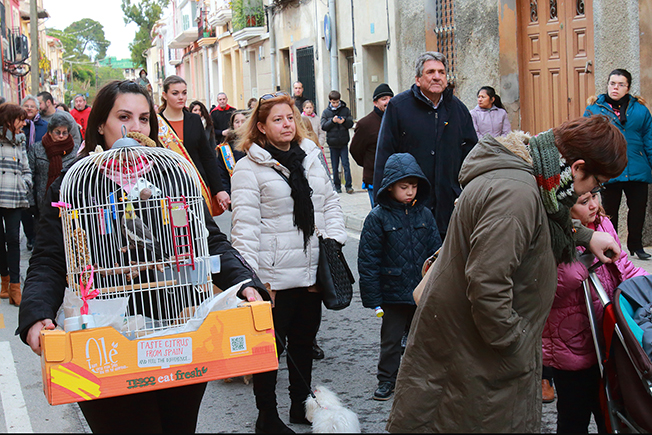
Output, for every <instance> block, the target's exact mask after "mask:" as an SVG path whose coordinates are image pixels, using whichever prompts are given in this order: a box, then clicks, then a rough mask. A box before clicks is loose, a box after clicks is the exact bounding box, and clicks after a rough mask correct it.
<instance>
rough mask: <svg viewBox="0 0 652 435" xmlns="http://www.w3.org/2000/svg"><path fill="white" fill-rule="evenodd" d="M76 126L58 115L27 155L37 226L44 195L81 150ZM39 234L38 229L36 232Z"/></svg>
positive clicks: (45, 205) (56, 114) (47, 205)
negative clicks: (75, 130) (75, 139)
mask: <svg viewBox="0 0 652 435" xmlns="http://www.w3.org/2000/svg"><path fill="white" fill-rule="evenodd" d="M72 128H73V125H72V122H71V121H70V119H69V118H67V117H66V116H64V115H63V114H61V113H55V114H54V115H53V116H52V119H50V122H49V123H48V130H47V133H45V134H44V135H43V138H42V139H41V141H39V142H36V143H35V144H34V145H33V146H32V147H31V148H30V149H29V151H28V152H27V159H28V161H29V167H30V169H31V171H32V179H33V181H34V188H33V193H34V202H35V204H36V207H37V213H38V214H37V215H36V222H35V224H36V226H37V227H38V216H40V215H41V214H42V213H43V211H44V208H45V207H50V205H49V204H45V203H44V202H43V199H44V198H45V192H46V191H47V190H48V188H49V187H50V185H51V184H52V182H53V181H54V180H56V179H57V178H58V177H59V175H61V171H65V170H67V169H68V168H69V167H70V166H71V165H72V164H73V162H74V161H75V158H76V156H77V150H78V147H76V146H75V143H74V141H73V139H72V135H71V134H70V132H71V131H72ZM35 232H38V228H37V229H36V230H35Z"/></svg>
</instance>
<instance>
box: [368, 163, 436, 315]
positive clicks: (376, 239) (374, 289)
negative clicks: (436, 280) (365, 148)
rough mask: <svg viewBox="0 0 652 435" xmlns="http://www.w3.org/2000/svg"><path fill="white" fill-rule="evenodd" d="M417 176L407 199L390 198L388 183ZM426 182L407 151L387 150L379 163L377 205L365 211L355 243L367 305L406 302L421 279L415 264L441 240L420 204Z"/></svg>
mask: <svg viewBox="0 0 652 435" xmlns="http://www.w3.org/2000/svg"><path fill="white" fill-rule="evenodd" d="M406 177H417V178H419V186H418V188H417V195H416V198H415V201H413V202H412V204H401V203H399V202H397V201H395V200H394V199H393V198H392V197H391V196H390V195H389V192H388V187H390V186H391V185H392V184H393V183H395V182H397V181H399V180H401V179H403V178H406ZM429 195H430V183H429V182H428V179H427V178H426V177H425V175H424V174H423V172H422V171H421V168H420V167H419V164H418V163H417V161H416V160H415V158H414V157H412V155H410V154H407V153H398V154H392V155H391V156H390V157H389V159H387V163H386V165H385V170H384V174H383V181H382V184H381V185H380V188H379V190H378V196H377V205H376V207H374V209H373V210H371V212H370V213H369V215H367V218H366V219H365V221H364V227H363V228H362V234H361V236H360V244H359V245H358V272H359V273H360V296H361V298H362V304H363V305H364V306H365V307H367V308H375V307H378V306H381V305H383V304H412V305H414V298H413V297H412V291H413V290H414V288H415V287H416V286H417V284H419V281H421V266H422V265H423V262H424V261H425V260H426V259H427V258H428V257H429V256H431V255H432V254H433V253H434V252H435V251H436V250H437V249H439V247H440V246H441V238H440V236H439V230H438V229H437V224H436V223H435V218H434V217H433V215H432V212H431V211H430V209H429V208H428V207H426V206H425V204H426V200H427V198H429Z"/></svg>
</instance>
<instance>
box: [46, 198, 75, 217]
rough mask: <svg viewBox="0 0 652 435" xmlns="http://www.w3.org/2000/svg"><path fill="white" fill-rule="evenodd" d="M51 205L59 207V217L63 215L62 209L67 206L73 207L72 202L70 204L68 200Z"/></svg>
mask: <svg viewBox="0 0 652 435" xmlns="http://www.w3.org/2000/svg"><path fill="white" fill-rule="evenodd" d="M51 205H52V207H57V208H58V209H59V217H61V209H66V208H71V207H72V205H71V204H68V203H67V202H63V201H57V202H53V203H52V204H51Z"/></svg>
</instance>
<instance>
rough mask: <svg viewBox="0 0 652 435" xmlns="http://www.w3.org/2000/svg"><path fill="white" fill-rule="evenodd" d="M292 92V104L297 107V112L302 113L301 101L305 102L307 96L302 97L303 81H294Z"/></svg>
mask: <svg viewBox="0 0 652 435" xmlns="http://www.w3.org/2000/svg"><path fill="white" fill-rule="evenodd" d="M292 93H293V98H294V105H295V106H297V109H299V113H302V112H303V103H305V101H306V100H307V98H304V96H303V83H301V82H300V81H298V80H297V81H296V82H294V84H293V85H292ZM315 133H316V132H315Z"/></svg>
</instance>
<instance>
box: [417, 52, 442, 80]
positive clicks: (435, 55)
mask: <svg viewBox="0 0 652 435" xmlns="http://www.w3.org/2000/svg"><path fill="white" fill-rule="evenodd" d="M429 60H436V61H438V62H441V63H442V64H444V70H445V71H446V72H448V61H447V60H446V56H444V55H443V54H442V53H440V52H438V51H426V52H425V53H423V54H422V55H420V56H419V57H417V62H416V64H415V70H416V71H415V72H416V76H417V77H421V76H422V75H423V65H424V64H425V63H426V62H428V61H429Z"/></svg>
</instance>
